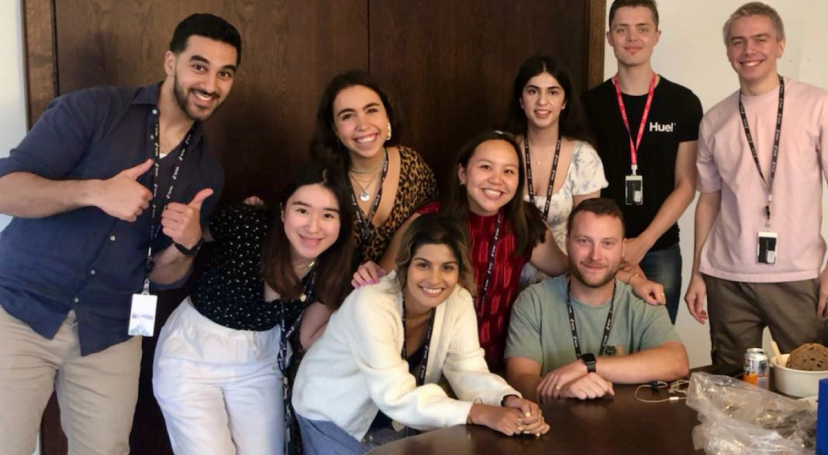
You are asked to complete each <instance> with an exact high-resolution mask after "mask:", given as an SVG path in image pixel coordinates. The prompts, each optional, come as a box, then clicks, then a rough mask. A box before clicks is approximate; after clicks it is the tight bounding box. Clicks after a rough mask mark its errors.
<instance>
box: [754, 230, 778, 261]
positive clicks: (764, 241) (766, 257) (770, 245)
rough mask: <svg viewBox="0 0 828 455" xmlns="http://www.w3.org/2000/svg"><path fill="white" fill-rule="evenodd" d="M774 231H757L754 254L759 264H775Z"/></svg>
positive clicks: (776, 238)
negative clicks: (757, 238)
mask: <svg viewBox="0 0 828 455" xmlns="http://www.w3.org/2000/svg"><path fill="white" fill-rule="evenodd" d="M777 242H778V236H777V235H776V232H771V231H764V232H760V233H759V240H758V242H757V244H756V256H757V258H756V259H757V260H758V261H759V263H760V264H776V244H777Z"/></svg>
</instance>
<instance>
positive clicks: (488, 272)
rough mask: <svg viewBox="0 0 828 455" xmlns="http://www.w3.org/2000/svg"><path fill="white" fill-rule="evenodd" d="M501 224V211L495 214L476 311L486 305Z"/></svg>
mask: <svg viewBox="0 0 828 455" xmlns="http://www.w3.org/2000/svg"><path fill="white" fill-rule="evenodd" d="M502 223H503V211H502V210H501V211H500V212H498V214H497V224H495V231H494V236H493V237H492V246H491V247H489V262H488V264H486V278H485V279H484V280H483V287H482V288H481V291H480V295H479V296H477V303H478V307H477V308H478V310H480V309H482V308H483V305H485V304H486V294H488V292H489V283H490V282H491V281H492V270H493V269H494V262H495V253H497V241H498V240H499V239H500V225H501V224H502Z"/></svg>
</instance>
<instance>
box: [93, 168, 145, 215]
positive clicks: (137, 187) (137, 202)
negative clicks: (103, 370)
mask: <svg viewBox="0 0 828 455" xmlns="http://www.w3.org/2000/svg"><path fill="white" fill-rule="evenodd" d="M151 167H152V160H151V159H148V160H146V161H144V162H143V163H141V164H139V165H138V166H135V167H131V168H129V169H125V170H123V171H121V172H120V173H118V175H116V176H115V177H112V178H111V179H107V180H95V181H94V182H95V183H94V187H93V189H92V190H91V191H90V194H89V204H88V205H92V206H95V207H98V208H99V209H101V210H103V211H104V212H106V214H107V215H110V216H113V217H115V218H118V219H119V220H124V221H130V222H132V221H135V220H137V219H138V217H139V216H140V215H141V212H143V211H144V210H146V209H147V207H149V201H150V200H151V199H152V193H151V192H150V190H148V189H147V188H146V187H145V186H144V185H141V184H140V183H138V178H139V177H141V176H142V175H144V173H146V172H147V171H148V170H150V168H151ZM91 182H93V181H90V183H91Z"/></svg>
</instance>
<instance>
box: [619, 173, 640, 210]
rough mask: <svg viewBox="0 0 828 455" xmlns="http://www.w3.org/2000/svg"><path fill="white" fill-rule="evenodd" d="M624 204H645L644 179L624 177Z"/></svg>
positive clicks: (637, 176) (636, 176) (638, 176)
mask: <svg viewBox="0 0 828 455" xmlns="http://www.w3.org/2000/svg"><path fill="white" fill-rule="evenodd" d="M624 203H625V204H626V205H642V204H643V203H644V179H642V178H641V176H640V175H628V176H626V177H624Z"/></svg>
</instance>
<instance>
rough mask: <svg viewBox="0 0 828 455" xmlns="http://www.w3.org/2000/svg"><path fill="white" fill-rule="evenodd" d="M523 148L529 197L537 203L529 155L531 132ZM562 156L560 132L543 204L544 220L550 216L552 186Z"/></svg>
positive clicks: (524, 140) (527, 135)
mask: <svg viewBox="0 0 828 455" xmlns="http://www.w3.org/2000/svg"><path fill="white" fill-rule="evenodd" d="M523 150H524V153H526V180H527V183H528V184H529V199H530V200H531V202H532V204H534V203H535V187H534V185H532V159H531V157H530V155H529V134H528V133H527V134H526V136H525V137H524V139H523ZM560 156H561V135H560V133H559V134H558V143H557V144H556V145H555V158H554V159H553V160H552V171H551V172H550V174H549V187H548V188H547V189H546V204H545V205H544V206H543V220H544V221H546V219H547V217H548V216H549V204H550V203H551V202H552V188H553V185H554V184H555V174H557V173H558V158H560Z"/></svg>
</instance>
